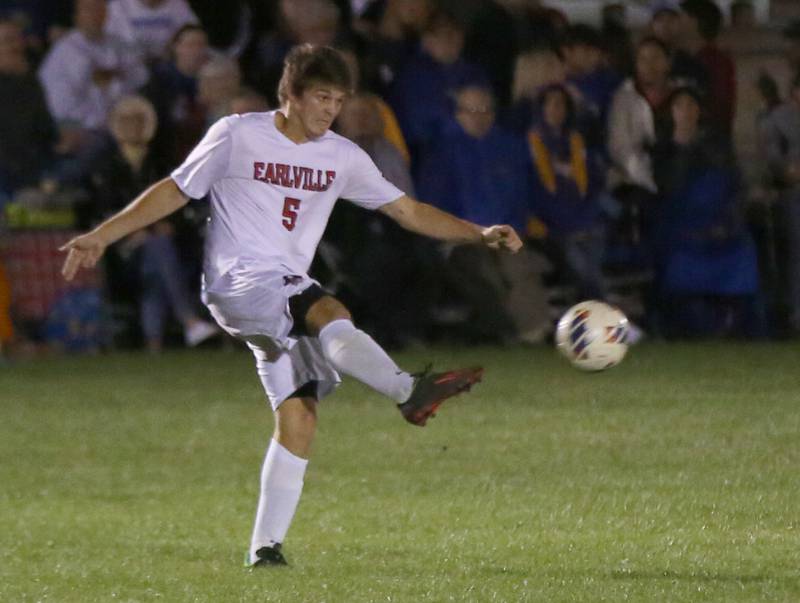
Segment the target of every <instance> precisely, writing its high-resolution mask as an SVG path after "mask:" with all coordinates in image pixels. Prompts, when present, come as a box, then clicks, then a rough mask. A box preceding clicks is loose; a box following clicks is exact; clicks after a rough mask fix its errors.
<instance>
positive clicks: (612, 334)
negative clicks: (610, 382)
mask: <svg viewBox="0 0 800 603" xmlns="http://www.w3.org/2000/svg"><path fill="white" fill-rule="evenodd" d="M629 329H630V325H629V323H628V319H627V318H626V316H625V314H623V313H622V311H620V310H619V308H615V307H614V306H610V305H608V304H607V303H605V302H601V301H596V300H589V301H584V302H581V303H579V304H576V305H574V306H572V307H571V308H570V309H569V310H567V311H566V312H565V313H564V315H563V316H562V317H561V320H559V321H558V327H556V346H557V347H558V350H559V351H560V352H561V353H562V354H563V355H564V356H565V357H566V358H567V360H569V361H570V362H571V363H572V365H573V366H575V367H576V368H579V369H581V370H584V371H602V370H605V369H609V368H611V367H612V366H616V365H618V364H619V363H620V362H622V359H623V358H625V353H626V352H627V351H628V344H627V339H628V331H629Z"/></svg>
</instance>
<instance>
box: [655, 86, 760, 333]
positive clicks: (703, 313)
mask: <svg viewBox="0 0 800 603" xmlns="http://www.w3.org/2000/svg"><path fill="white" fill-rule="evenodd" d="M669 107H670V113H671V116H672V129H671V135H670V137H669V138H668V139H666V140H663V141H662V142H661V143H659V144H658V145H657V147H656V149H655V150H654V162H653V163H654V167H655V178H656V182H657V184H658V190H659V197H660V198H659V204H658V212H657V216H656V222H655V238H656V241H655V242H656V245H655V249H656V265H657V286H658V294H659V295H660V298H661V299H660V301H661V307H662V310H663V311H662V317H663V319H664V325H663V326H664V329H665V333H666V334H667V335H679V336H700V335H716V334H734V333H736V334H757V333H758V332H759V331H760V330H761V324H760V320H758V319H759V317H758V314H757V313H755V312H754V309H755V308H756V304H755V300H756V297H757V294H758V291H759V278H758V267H757V260H756V253H755V246H754V244H753V241H752V238H751V236H750V234H749V233H748V231H747V228H746V225H745V222H744V218H743V212H742V208H741V206H740V204H739V196H738V185H739V177H738V172H737V170H736V168H735V165H734V163H733V160H732V157H731V155H730V151H729V150H727V146H726V145H725V144H724V142H723V140H724V139H721V138H715V137H714V135H713V133H712V132H710V131H709V130H707V129H704V128H703V127H702V122H701V112H702V111H701V107H702V100H701V97H700V95H699V93H698V92H697V91H696V89H694V88H690V87H682V88H678V89H676V90H675V91H674V92H673V94H672V95H671V97H670V100H669Z"/></svg>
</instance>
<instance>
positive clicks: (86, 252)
mask: <svg viewBox="0 0 800 603" xmlns="http://www.w3.org/2000/svg"><path fill="white" fill-rule="evenodd" d="M107 245H108V244H107V243H106V242H105V241H104V240H103V239H102V237H101V236H100V235H99V234H97V233H96V232H90V233H87V234H85V235H81V236H79V237H75V238H74V239H72V240H71V241H69V242H67V243H65V244H64V245H62V246H61V247H59V248H58V250H59V251H66V252H67V259H66V260H64V266H63V267H62V268H61V274H62V275H63V277H64V278H65V279H66V280H68V281H71V280H72V279H73V278H74V277H75V275H76V274H77V273H78V270H80V269H81V268H94V266H95V265H96V264H97V261H98V260H99V259H100V257H101V256H102V255H103V252H104V251H105V250H106V247H107Z"/></svg>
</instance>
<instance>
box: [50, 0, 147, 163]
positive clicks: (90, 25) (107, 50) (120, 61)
mask: <svg viewBox="0 0 800 603" xmlns="http://www.w3.org/2000/svg"><path fill="white" fill-rule="evenodd" d="M74 18H75V29H73V30H72V31H70V32H69V33H68V34H66V35H65V36H64V37H63V38H61V39H60V40H59V41H58V42H57V43H56V45H55V46H54V47H53V48H52V49H51V50H50V52H49V53H48V55H47V57H45V60H44V62H43V63H42V66H41V67H40V68H39V79H40V80H41V82H42V86H43V87H44V91H45V96H46V99H47V105H48V108H49V109H50V113H51V114H52V115H53V117H54V118H55V120H56V121H57V122H58V124H59V127H60V128H61V130H62V136H63V137H66V138H67V139H68V140H69V141H70V142H72V141H75V144H74V147H80V146H81V138H85V137H86V136H87V135H88V134H89V133H91V132H92V131H96V130H101V129H104V128H105V126H106V121H107V119H108V114H109V111H110V110H111V107H112V106H113V105H114V103H115V102H116V101H117V100H119V99H120V98H121V97H122V96H123V95H125V94H127V93H130V92H133V91H134V90H136V89H137V88H139V87H140V86H141V85H142V84H144V83H145V82H146V81H147V70H146V69H145V67H144V65H143V64H142V63H141V61H139V60H138V59H137V58H136V57H134V56H131V54H130V53H128V52H126V51H125V48H124V46H123V45H122V44H121V42H120V41H119V40H117V39H116V38H113V37H111V36H108V35H106V34H105V33H104V31H103V25H104V23H105V20H106V3H105V0H77V2H76V3H75V15H74ZM70 150H73V149H70Z"/></svg>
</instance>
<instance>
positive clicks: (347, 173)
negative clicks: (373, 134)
mask: <svg viewBox="0 0 800 603" xmlns="http://www.w3.org/2000/svg"><path fill="white" fill-rule="evenodd" d="M276 113H277V112H276V111H271V112H268V113H248V114H245V115H231V116H229V117H224V118H222V119H221V120H219V121H218V122H216V123H215V124H214V125H213V126H211V128H210V129H209V131H208V132H207V133H206V135H205V137H204V138H203V140H202V141H201V142H200V143H199V144H198V145H197V147H196V148H195V149H194V150H193V151H192V152H191V153H190V154H189V156H188V157H187V158H186V160H185V161H184V163H183V164H182V165H181V166H180V167H178V168H177V169H175V170H174V171H173V172H172V178H173V180H175V183H176V184H177V185H178V187H179V188H180V189H181V190H182V191H183V192H184V193H185V194H186V195H187V196H189V197H192V198H194V199H198V198H201V197H204V196H206V195H208V194H210V197H211V223H210V227H209V231H208V234H207V239H206V253H205V265H204V273H205V284H206V285H207V286H210V285H212V284H213V283H214V282H215V281H216V280H217V279H218V278H219V277H220V276H221V275H223V274H225V273H227V272H228V271H230V270H231V269H232V268H233V267H234V266H238V268H239V269H240V270H241V269H242V268H244V267H253V273H254V274H255V273H257V272H259V271H262V270H264V269H271V270H277V269H282V270H285V271H287V272H288V273H294V274H305V273H306V272H307V271H308V269H309V267H310V265H311V261H312V260H313V258H314V253H315V252H316V249H317V245H318V244H319V241H320V238H321V237H322V234H323V232H324V231H325V226H326V225H327V223H328V218H329V216H330V214H331V211H332V210H333V206H334V204H335V202H336V199H338V198H340V197H341V198H344V199H348V200H351V201H352V202H354V203H356V204H357V205H359V206H361V207H364V208H367V209H377V208H378V207H380V206H382V205H384V204H386V203H389V202H391V201H394V200H396V199H399V198H400V197H401V196H403V194H404V193H403V191H401V190H399V189H398V188H397V187H395V186H394V185H392V184H390V183H389V182H388V181H387V180H385V179H384V178H383V176H382V175H381V173H380V171H379V170H378V168H377V167H376V166H375V164H374V163H373V162H372V160H371V159H370V158H369V156H368V155H367V154H366V153H365V152H364V151H362V150H361V149H360V148H359V147H358V145H356V144H355V143H353V142H351V141H349V140H348V139H346V138H344V137H342V136H339V135H338V134H335V133H333V132H327V133H326V134H324V135H323V136H321V137H319V138H317V139H314V140H309V141H307V142H304V143H301V144H296V143H295V142H293V141H291V140H290V139H289V138H287V137H286V136H285V135H284V134H283V133H281V132H280V131H279V130H278V129H277V127H276V126H275V115H276ZM247 271H249V270H248V269H245V272H247Z"/></svg>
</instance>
